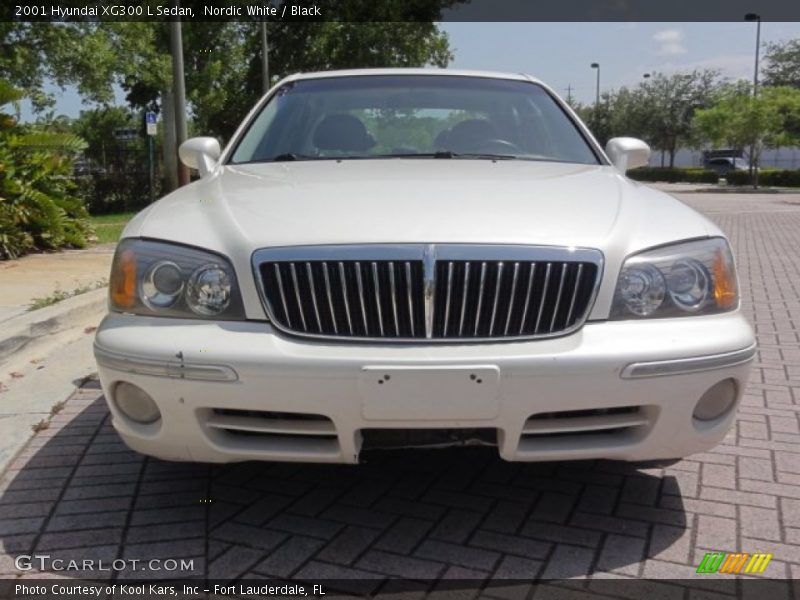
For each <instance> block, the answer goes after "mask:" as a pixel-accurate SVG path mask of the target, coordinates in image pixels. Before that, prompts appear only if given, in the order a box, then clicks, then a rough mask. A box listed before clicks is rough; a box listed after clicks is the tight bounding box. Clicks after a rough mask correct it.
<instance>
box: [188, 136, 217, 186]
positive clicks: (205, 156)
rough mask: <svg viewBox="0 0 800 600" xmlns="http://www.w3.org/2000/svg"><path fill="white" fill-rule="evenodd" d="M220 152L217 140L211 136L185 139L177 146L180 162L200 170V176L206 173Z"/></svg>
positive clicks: (215, 162)
mask: <svg viewBox="0 0 800 600" xmlns="http://www.w3.org/2000/svg"><path fill="white" fill-rule="evenodd" d="M220 154H222V150H220V147H219V142H218V141H217V140H216V139H215V138H212V137H195V138H191V139H188V140H186V141H185V142H183V143H182V144H181V146H180V148H178V156H180V157H181V162H182V163H183V164H185V165H186V166H187V167H189V168H190V169H197V170H198V171H200V177H205V176H206V175H208V174H209V173H210V172H211V170H212V169H213V168H214V166H215V165H216V164H217V161H218V160H219V156H220Z"/></svg>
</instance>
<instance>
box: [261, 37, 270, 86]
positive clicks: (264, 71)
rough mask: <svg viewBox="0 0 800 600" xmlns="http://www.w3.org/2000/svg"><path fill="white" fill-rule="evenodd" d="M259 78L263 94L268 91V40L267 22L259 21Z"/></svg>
mask: <svg viewBox="0 0 800 600" xmlns="http://www.w3.org/2000/svg"><path fill="white" fill-rule="evenodd" d="M261 77H262V86H263V90H264V93H265V94H266V93H267V92H268V91H269V40H268V39H267V22H266V21H261Z"/></svg>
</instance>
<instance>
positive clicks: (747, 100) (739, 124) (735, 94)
mask: <svg viewBox="0 0 800 600" xmlns="http://www.w3.org/2000/svg"><path fill="white" fill-rule="evenodd" d="M747 87H748V86H730V87H729V88H728V89H727V90H726V92H725V94H724V95H723V96H722V97H721V98H720V99H719V100H718V101H717V102H716V104H714V106H712V107H710V108H707V109H703V110H699V111H697V114H696V115H695V133H696V136H697V138H698V139H702V140H706V141H709V142H711V143H713V144H720V143H722V144H725V145H726V146H729V147H731V148H735V149H737V150H741V149H743V148H746V147H752V148H753V150H754V155H753V157H752V158H753V164H756V165H757V164H758V159H759V156H760V154H761V149H762V147H769V148H777V147H778V146H786V145H792V144H796V143H798V142H800V136H798V134H797V131H796V128H793V127H791V126H789V125H790V124H791V123H796V122H797V121H798V120H800V89H795V88H791V87H765V88H761V89H760V90H759V93H758V95H757V96H753V95H752V94H751V93H750V91H749V90H748V89H747ZM753 184H754V186H757V185H758V179H757V172H756V173H755V176H754V177H753Z"/></svg>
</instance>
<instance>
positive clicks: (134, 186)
mask: <svg viewBox="0 0 800 600" xmlns="http://www.w3.org/2000/svg"><path fill="white" fill-rule="evenodd" d="M70 127H71V130H72V131H73V132H74V133H76V134H77V135H79V136H80V137H81V138H83V139H84V140H86V144H87V146H86V150H85V151H84V152H83V157H82V160H83V164H82V166H83V167H84V169H83V170H82V174H81V177H80V195H81V198H82V199H83V200H84V203H85V204H86V208H87V209H88V210H89V213H90V214H92V215H96V214H106V213H110V212H121V211H128V210H133V209H139V208H142V207H144V206H146V205H147V203H148V202H149V201H150V197H149V190H148V182H149V177H150V174H149V172H148V168H147V139H146V137H145V135H144V132H143V128H144V121H143V116H142V115H141V114H137V113H134V112H132V111H130V110H128V109H125V108H122V107H113V106H103V107H100V108H95V109H91V110H83V111H81V114H80V116H79V117H78V118H77V119H75V120H74V121H73V122H72V123H71V125H70ZM120 128H133V129H137V131H140V132H141V133H142V134H141V135H139V136H137V137H136V138H134V139H132V140H121V139H118V137H117V136H115V135H114V131H115V130H116V129H120ZM155 161H156V162H158V159H157V157H156V158H155ZM156 179H157V180H156V185H157V187H158V184H159V181H158V178H156ZM157 192H158V190H156V193H157Z"/></svg>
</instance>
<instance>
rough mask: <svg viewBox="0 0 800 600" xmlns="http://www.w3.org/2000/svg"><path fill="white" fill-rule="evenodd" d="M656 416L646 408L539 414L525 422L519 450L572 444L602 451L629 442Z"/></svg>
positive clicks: (632, 407) (639, 434)
mask: <svg viewBox="0 0 800 600" xmlns="http://www.w3.org/2000/svg"><path fill="white" fill-rule="evenodd" d="M656 414H657V409H656V408H654V407H649V406H624V407H616V408H602V409H591V410H570V411H558V412H547V413H539V414H536V415H533V416H532V417H530V418H529V419H528V420H527V421H525V426H524V427H523V429H522V438H521V439H520V446H519V450H520V452H521V453H525V452H547V451H557V450H560V449H566V448H574V447H576V445H579V446H580V447H583V448H586V447H587V446H592V445H595V446H597V447H598V449H603V448H609V447H612V446H618V445H622V444H627V443H631V442H633V441H635V440H636V439H638V438H639V437H640V436H641V435H643V434H644V433H646V432H647V430H649V428H650V427H651V426H652V424H653V422H654V421H655V418H656Z"/></svg>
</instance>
